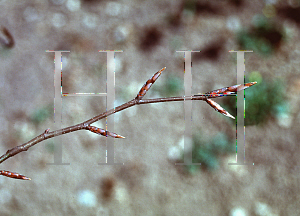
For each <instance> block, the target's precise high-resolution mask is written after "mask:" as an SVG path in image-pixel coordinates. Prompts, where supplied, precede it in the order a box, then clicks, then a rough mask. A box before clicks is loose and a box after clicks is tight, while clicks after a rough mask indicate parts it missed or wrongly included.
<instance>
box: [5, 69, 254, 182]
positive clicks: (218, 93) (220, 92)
mask: <svg viewBox="0 0 300 216" xmlns="http://www.w3.org/2000/svg"><path fill="white" fill-rule="evenodd" d="M165 69H166V68H162V69H161V70H159V71H158V72H156V73H155V74H154V75H153V76H152V77H151V78H150V79H149V80H148V81H147V82H146V83H145V84H144V86H143V87H142V88H141V90H140V91H139V93H138V94H137V96H136V98H135V99H133V100H131V101H128V102H127V103H124V104H122V105H120V106H118V107H116V108H114V109H110V110H109V111H107V112H103V113H101V114H99V115H97V116H95V117H93V118H91V119H88V120H86V121H84V122H82V123H80V124H77V125H73V126H70V127H66V128H63V129H59V130H56V131H52V132H50V129H46V130H45V131H44V132H43V133H41V134H40V135H38V136H37V137H35V138H33V139H32V140H30V141H28V142H26V143H24V144H22V145H19V146H16V147H14V148H12V149H10V150H8V151H7V152H6V153H5V154H3V155H2V156H1V157H0V164H1V163H3V162H4V161H5V160H7V159H8V158H10V157H13V156H15V155H17V154H19V153H21V152H23V151H27V150H28V149H29V148H30V147H32V146H34V145H36V144H38V143H40V142H42V141H44V140H46V139H50V138H52V137H54V136H60V135H63V134H67V133H71V132H74V131H78V130H89V131H91V132H94V133H97V134H100V135H103V136H111V137H114V138H125V137H123V136H120V135H117V134H115V133H112V132H109V131H105V130H103V129H100V128H96V127H94V126H91V124H92V123H94V122H97V121H99V120H100V119H103V118H106V117H107V116H110V115H112V114H115V113H117V112H120V111H122V110H124V109H127V108H129V107H132V106H135V105H140V104H150V103H162V102H172V101H185V100H204V101H206V102H208V103H209V104H210V103H212V102H211V101H212V100H210V98H217V97H223V96H228V95H236V94H234V93H236V92H237V91H240V90H244V89H246V88H248V87H250V86H252V85H254V84H256V82H252V83H246V84H240V85H235V86H230V87H225V88H222V89H217V90H214V91H211V92H207V93H205V94H199V95H192V96H181V97H168V98H155V99H146V100H141V99H142V98H143V97H144V96H145V94H146V92H147V91H148V90H149V89H150V88H151V86H152V84H153V83H154V82H155V81H156V80H157V78H158V77H159V76H160V74H161V72H162V71H164V70H165ZM210 105H211V106H212V104H210ZM212 107H213V108H214V109H216V110H217V111H218V112H220V113H222V114H223V115H225V116H229V117H232V116H231V115H230V114H229V113H227V114H226V112H227V111H226V110H225V111H224V109H223V108H222V107H221V106H220V105H218V104H217V103H216V102H214V101H213V106H212ZM228 114H229V115H228ZM0 175H3V176H7V177H11V178H17V179H23V180H30V178H28V177H26V176H23V175H20V174H18V173H14V172H9V171H4V170H0Z"/></svg>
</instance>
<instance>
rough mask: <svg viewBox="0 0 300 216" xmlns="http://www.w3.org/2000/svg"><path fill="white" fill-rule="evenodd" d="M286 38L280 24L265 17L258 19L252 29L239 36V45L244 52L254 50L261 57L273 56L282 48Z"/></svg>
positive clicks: (240, 33) (242, 32) (241, 32)
mask: <svg viewBox="0 0 300 216" xmlns="http://www.w3.org/2000/svg"><path fill="white" fill-rule="evenodd" d="M283 37H284V34H283V31H282V30H281V27H280V26H279V25H278V24H275V23H273V22H272V21H271V20H270V19H267V18H265V17H260V16H259V17H256V19H254V23H253V26H252V27H251V28H250V29H247V30H246V29H243V30H242V31H240V32H239V33H238V34H237V39H238V43H239V45H240V46H241V49H243V50H253V51H254V52H257V53H259V54H261V55H265V56H268V55H271V54H272V53H273V52H274V51H276V49H277V48H278V47H279V46H280V43H281V41H282V39H283Z"/></svg>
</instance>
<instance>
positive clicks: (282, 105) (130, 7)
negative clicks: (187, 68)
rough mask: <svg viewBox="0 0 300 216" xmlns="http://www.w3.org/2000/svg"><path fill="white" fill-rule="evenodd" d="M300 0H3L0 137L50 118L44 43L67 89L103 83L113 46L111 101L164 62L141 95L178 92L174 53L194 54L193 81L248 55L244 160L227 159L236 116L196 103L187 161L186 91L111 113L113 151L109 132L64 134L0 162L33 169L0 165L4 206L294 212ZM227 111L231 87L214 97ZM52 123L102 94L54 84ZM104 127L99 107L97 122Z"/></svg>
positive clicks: (214, 82)
mask: <svg viewBox="0 0 300 216" xmlns="http://www.w3.org/2000/svg"><path fill="white" fill-rule="evenodd" d="M299 14H300V1H298V0H289V1H283V0H282V1H280V0H265V1H258V0H254V1H245V0H224V1H218V0H212V1H204V0H203V1H200V0H199V1H197V0H173V1H166V0H143V1H138V0H123V1H122V0H120V1H117V0H116V1H107V0H48V1H39V0H30V1H16V0H15V1H14V0H11V1H8V0H0V25H1V32H0V67H1V70H0V77H1V79H0V80H1V81H0V89H1V91H0V107H1V109H0V118H1V120H0V122H1V127H0V133H1V140H0V142H1V143H0V150H1V152H2V153H1V154H4V153H5V152H6V151H7V150H8V149H10V148H12V147H14V146H17V145H20V144H22V143H25V142H27V141H29V140H30V139H32V138H33V137H35V136H37V135H39V134H40V133H42V132H43V131H44V130H45V129H46V128H50V129H51V128H53V125H54V123H53V119H54V118H53V108H54V107H53V105H54V103H53V101H54V100H53V98H54V63H53V59H54V54H53V53H46V52H45V50H68V51H70V53H63V57H62V59H63V71H62V89H63V90H62V91H63V92H64V93H75V92H77V93H79V92H81V93H104V92H105V91H106V68H107V65H106V54H105V53H99V52H98V50H123V52H122V53H116V54H115V63H116V73H115V79H116V87H115V90H116V101H115V105H116V106H118V105H121V104H123V103H125V102H127V101H129V100H131V99H133V98H134V97H135V96H136V94H137V93H138V91H139V89H140V88H141V87H142V85H143V84H144V83H145V82H146V81H147V79H149V78H150V77H151V76H152V75H153V74H154V73H155V72H156V71H158V70H159V69H161V68H163V67H167V69H166V70H165V71H164V72H163V74H162V75H161V77H160V78H159V79H158V80H157V81H156V83H155V84H154V85H153V86H152V88H151V90H150V91H149V92H148V93H147V95H146V96H145V99H146V98H157V97H170V96H182V95H184V88H183V80H184V56H183V53H177V52H176V51H179V50H201V52H200V53H193V54H192V62H193V68H192V76H193V86H192V92H193V94H197V93H204V92H208V91H211V90H214V89H217V88H222V87H226V86H231V85H235V84H237V83H236V54H234V53H229V52H228V51H229V50H253V53H246V54H245V67H246V71H245V80H246V82H249V81H257V82H258V84H256V85H255V86H253V87H251V88H248V89H247V90H245V95H246V100H245V106H246V111H245V124H246V129H245V162H247V163H254V165H250V166H229V165H228V163H232V162H235V158H236V153H235V145H236V143H235V137H236V122H235V120H233V119H230V118H228V117H225V116H223V115H221V114H220V113H218V112H216V111H214V110H213V109H212V108H211V107H210V106H209V105H207V104H206V103H205V102H203V101H194V102H193V113H192V122H193V137H192V140H193V149H191V150H193V162H195V163H202V165H201V166H188V167H183V166H175V162H182V161H183V141H184V136H183V135H184V130H185V128H184V106H183V105H184V104H183V102H169V103H158V104H148V105H140V106H136V107H131V108H129V109H126V110H123V111H122V112H119V113H117V114H115V128H114V131H113V132H115V133H118V134H120V135H123V136H125V137H126V139H116V140H115V162H116V163H124V164H125V165H123V166H122V165H116V166H100V165H98V163H100V162H102V163H103V162H105V154H106V153H105V151H106V145H105V139H106V138H105V137H102V136H98V135H96V134H93V133H91V132H89V131H77V132H74V133H69V134H66V135H64V136H62V142H63V162H64V163H70V165H66V166H49V165H46V163H53V160H54V159H53V158H54V157H53V152H55V150H56V149H55V144H54V143H53V141H52V140H51V139H49V140H46V141H44V142H42V143H39V144H38V145H36V146H34V147H32V148H30V149H29V150H28V151H27V152H26V153H24V152H23V153H20V154H18V155H16V156H14V157H13V158H10V159H8V160H7V161H5V162H4V163H2V164H1V168H0V169H1V170H9V171H13V172H18V173H21V174H24V175H26V176H28V177H30V178H31V179H32V180H31V181H21V180H15V179H10V178H6V177H3V176H0V205H1V210H0V215H4V216H6V215H162V216H163V215H231V216H237V215H242V216H243V215H258V216H262V215H274V216H275V215H299V213H300V210H299V204H300V203H299V199H300V197H299V189H300V188H299V177H300V176H299V166H300V164H299V157H300V152H299V147H298V145H299V140H300V134H299V129H300V127H299V122H300V115H299V109H300V108H299V107H300V106H299V105H300V97H299V91H300V73H299V68H300V61H299V58H300V41H299V33H300V29H299V26H300V15H299ZM214 100H215V101H216V102H217V103H219V104H220V105H221V106H222V107H224V108H225V109H226V110H227V111H228V112H229V113H230V114H232V115H235V114H236V108H235V107H236V105H235V104H236V99H235V97H223V98H217V99H214ZM62 102H63V109H62V111H63V116H62V125H63V126H64V127H67V126H70V125H74V124H77V123H80V122H83V121H84V120H87V119H88V118H91V117H93V116H95V115H97V114H100V113H102V112H105V110H106V100H105V98H103V97H92V96H89V97H63V98H62ZM93 125H95V126H98V127H101V128H105V119H103V120H101V121H99V122H97V123H95V124H93Z"/></svg>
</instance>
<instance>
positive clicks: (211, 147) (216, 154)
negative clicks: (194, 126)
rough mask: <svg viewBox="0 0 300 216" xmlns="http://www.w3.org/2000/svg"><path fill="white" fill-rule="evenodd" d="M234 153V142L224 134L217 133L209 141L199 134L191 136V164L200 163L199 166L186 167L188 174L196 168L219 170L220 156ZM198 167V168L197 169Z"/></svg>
mask: <svg viewBox="0 0 300 216" xmlns="http://www.w3.org/2000/svg"><path fill="white" fill-rule="evenodd" d="M232 152H235V142H234V141H231V142H230V141H229V138H228V137H227V135H226V134H224V133H218V134H217V135H215V136H214V137H213V138H212V139H211V140H209V141H207V140H204V139H203V138H202V137H201V135H200V134H196V135H194V136H193V157H192V158H193V163H201V166H197V165H191V166H187V169H188V171H189V172H190V173H193V172H195V171H196V170H197V169H198V168H204V169H207V170H216V169H218V168H219V159H220V156H222V155H224V154H228V153H232ZM197 167H198V168H197Z"/></svg>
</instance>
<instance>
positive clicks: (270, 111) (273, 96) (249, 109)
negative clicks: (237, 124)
mask: <svg viewBox="0 0 300 216" xmlns="http://www.w3.org/2000/svg"><path fill="white" fill-rule="evenodd" d="M253 81H257V82H258V83H257V84H256V85H255V86H253V87H251V88H248V89H247V90H245V109H246V114H245V125H246V126H247V125H257V124H262V123H263V122H265V121H266V120H267V119H268V118H269V117H271V116H275V115H276V114H277V112H278V111H279V110H278V107H281V105H283V104H285V103H286V101H285V97H284V95H285V84H284V82H283V81H282V80H280V79H275V80H267V79H266V80H264V79H263V78H262V77H261V75H260V73H259V72H252V73H251V74H250V76H249V78H246V82H253ZM224 108H225V109H226V110H227V111H228V112H229V113H232V115H233V114H236V97H233V96H232V97H228V99H227V100H226V105H225V106H224Z"/></svg>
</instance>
